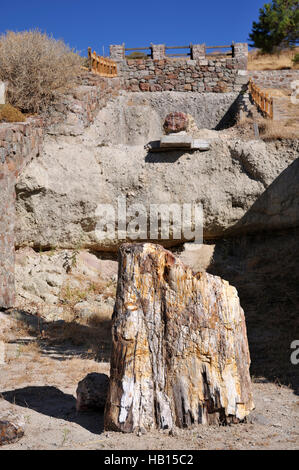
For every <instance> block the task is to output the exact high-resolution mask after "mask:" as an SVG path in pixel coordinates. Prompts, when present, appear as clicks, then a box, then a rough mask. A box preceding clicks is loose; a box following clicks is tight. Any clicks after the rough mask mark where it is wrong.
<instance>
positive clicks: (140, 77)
mask: <svg viewBox="0 0 299 470" xmlns="http://www.w3.org/2000/svg"><path fill="white" fill-rule="evenodd" d="M151 51H152V54H151V57H149V58H144V59H126V58H125V46H124V45H113V46H110V56H111V58H112V59H113V60H116V61H117V65H118V74H119V76H120V77H121V78H123V80H124V87H125V89H126V90H128V91H133V92H137V91H172V90H173V91H183V92H186V91H195V92H214V93H226V92H234V91H236V92H239V91H241V90H242V89H244V87H246V85H247V83H248V74H247V56H248V46H247V44H246V43H244V44H243V43H237V44H235V45H234V57H231V56H218V57H217V56H212V55H209V56H207V55H206V52H205V45H204V44H197V45H193V46H192V47H191V58H190V59H189V58H186V57H185V58H170V57H167V56H166V54H165V45H163V44H158V45H154V44H152V45H151Z"/></svg>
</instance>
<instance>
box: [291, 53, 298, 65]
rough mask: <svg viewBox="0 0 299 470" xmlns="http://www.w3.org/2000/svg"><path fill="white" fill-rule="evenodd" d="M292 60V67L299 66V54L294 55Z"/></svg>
mask: <svg viewBox="0 0 299 470" xmlns="http://www.w3.org/2000/svg"><path fill="white" fill-rule="evenodd" d="M292 60H293V64H294V65H299V53H298V52H297V53H296V54H295V55H294V58H293V59H292Z"/></svg>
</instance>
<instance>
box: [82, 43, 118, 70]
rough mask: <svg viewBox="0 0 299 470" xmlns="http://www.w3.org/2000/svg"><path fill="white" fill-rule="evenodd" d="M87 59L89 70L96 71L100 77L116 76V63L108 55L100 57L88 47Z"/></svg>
mask: <svg viewBox="0 0 299 470" xmlns="http://www.w3.org/2000/svg"><path fill="white" fill-rule="evenodd" d="M88 60H89V64H88V65H89V67H88V68H89V70H90V71H91V72H94V73H97V74H98V75H100V76H101V77H116V76H117V65H116V62H114V60H111V59H109V58H108V57H101V56H99V55H97V53H96V52H95V51H94V52H92V51H91V47H89V48H88Z"/></svg>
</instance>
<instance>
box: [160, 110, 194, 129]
mask: <svg viewBox="0 0 299 470" xmlns="http://www.w3.org/2000/svg"><path fill="white" fill-rule="evenodd" d="M187 127H188V115H187V114H186V113H181V112H173V113H169V114H167V116H166V118H165V120H164V124H163V129H164V131H165V134H172V133H174V132H181V131H186V130H187Z"/></svg>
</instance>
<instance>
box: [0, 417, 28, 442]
mask: <svg viewBox="0 0 299 470" xmlns="http://www.w3.org/2000/svg"><path fill="white" fill-rule="evenodd" d="M24 431H25V420H24V418H23V416H21V415H16V414H13V413H11V412H7V413H5V414H2V415H0V446H1V445H5V444H12V443H13V442H16V441H18V440H19V439H21V437H23V436H24Z"/></svg>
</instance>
